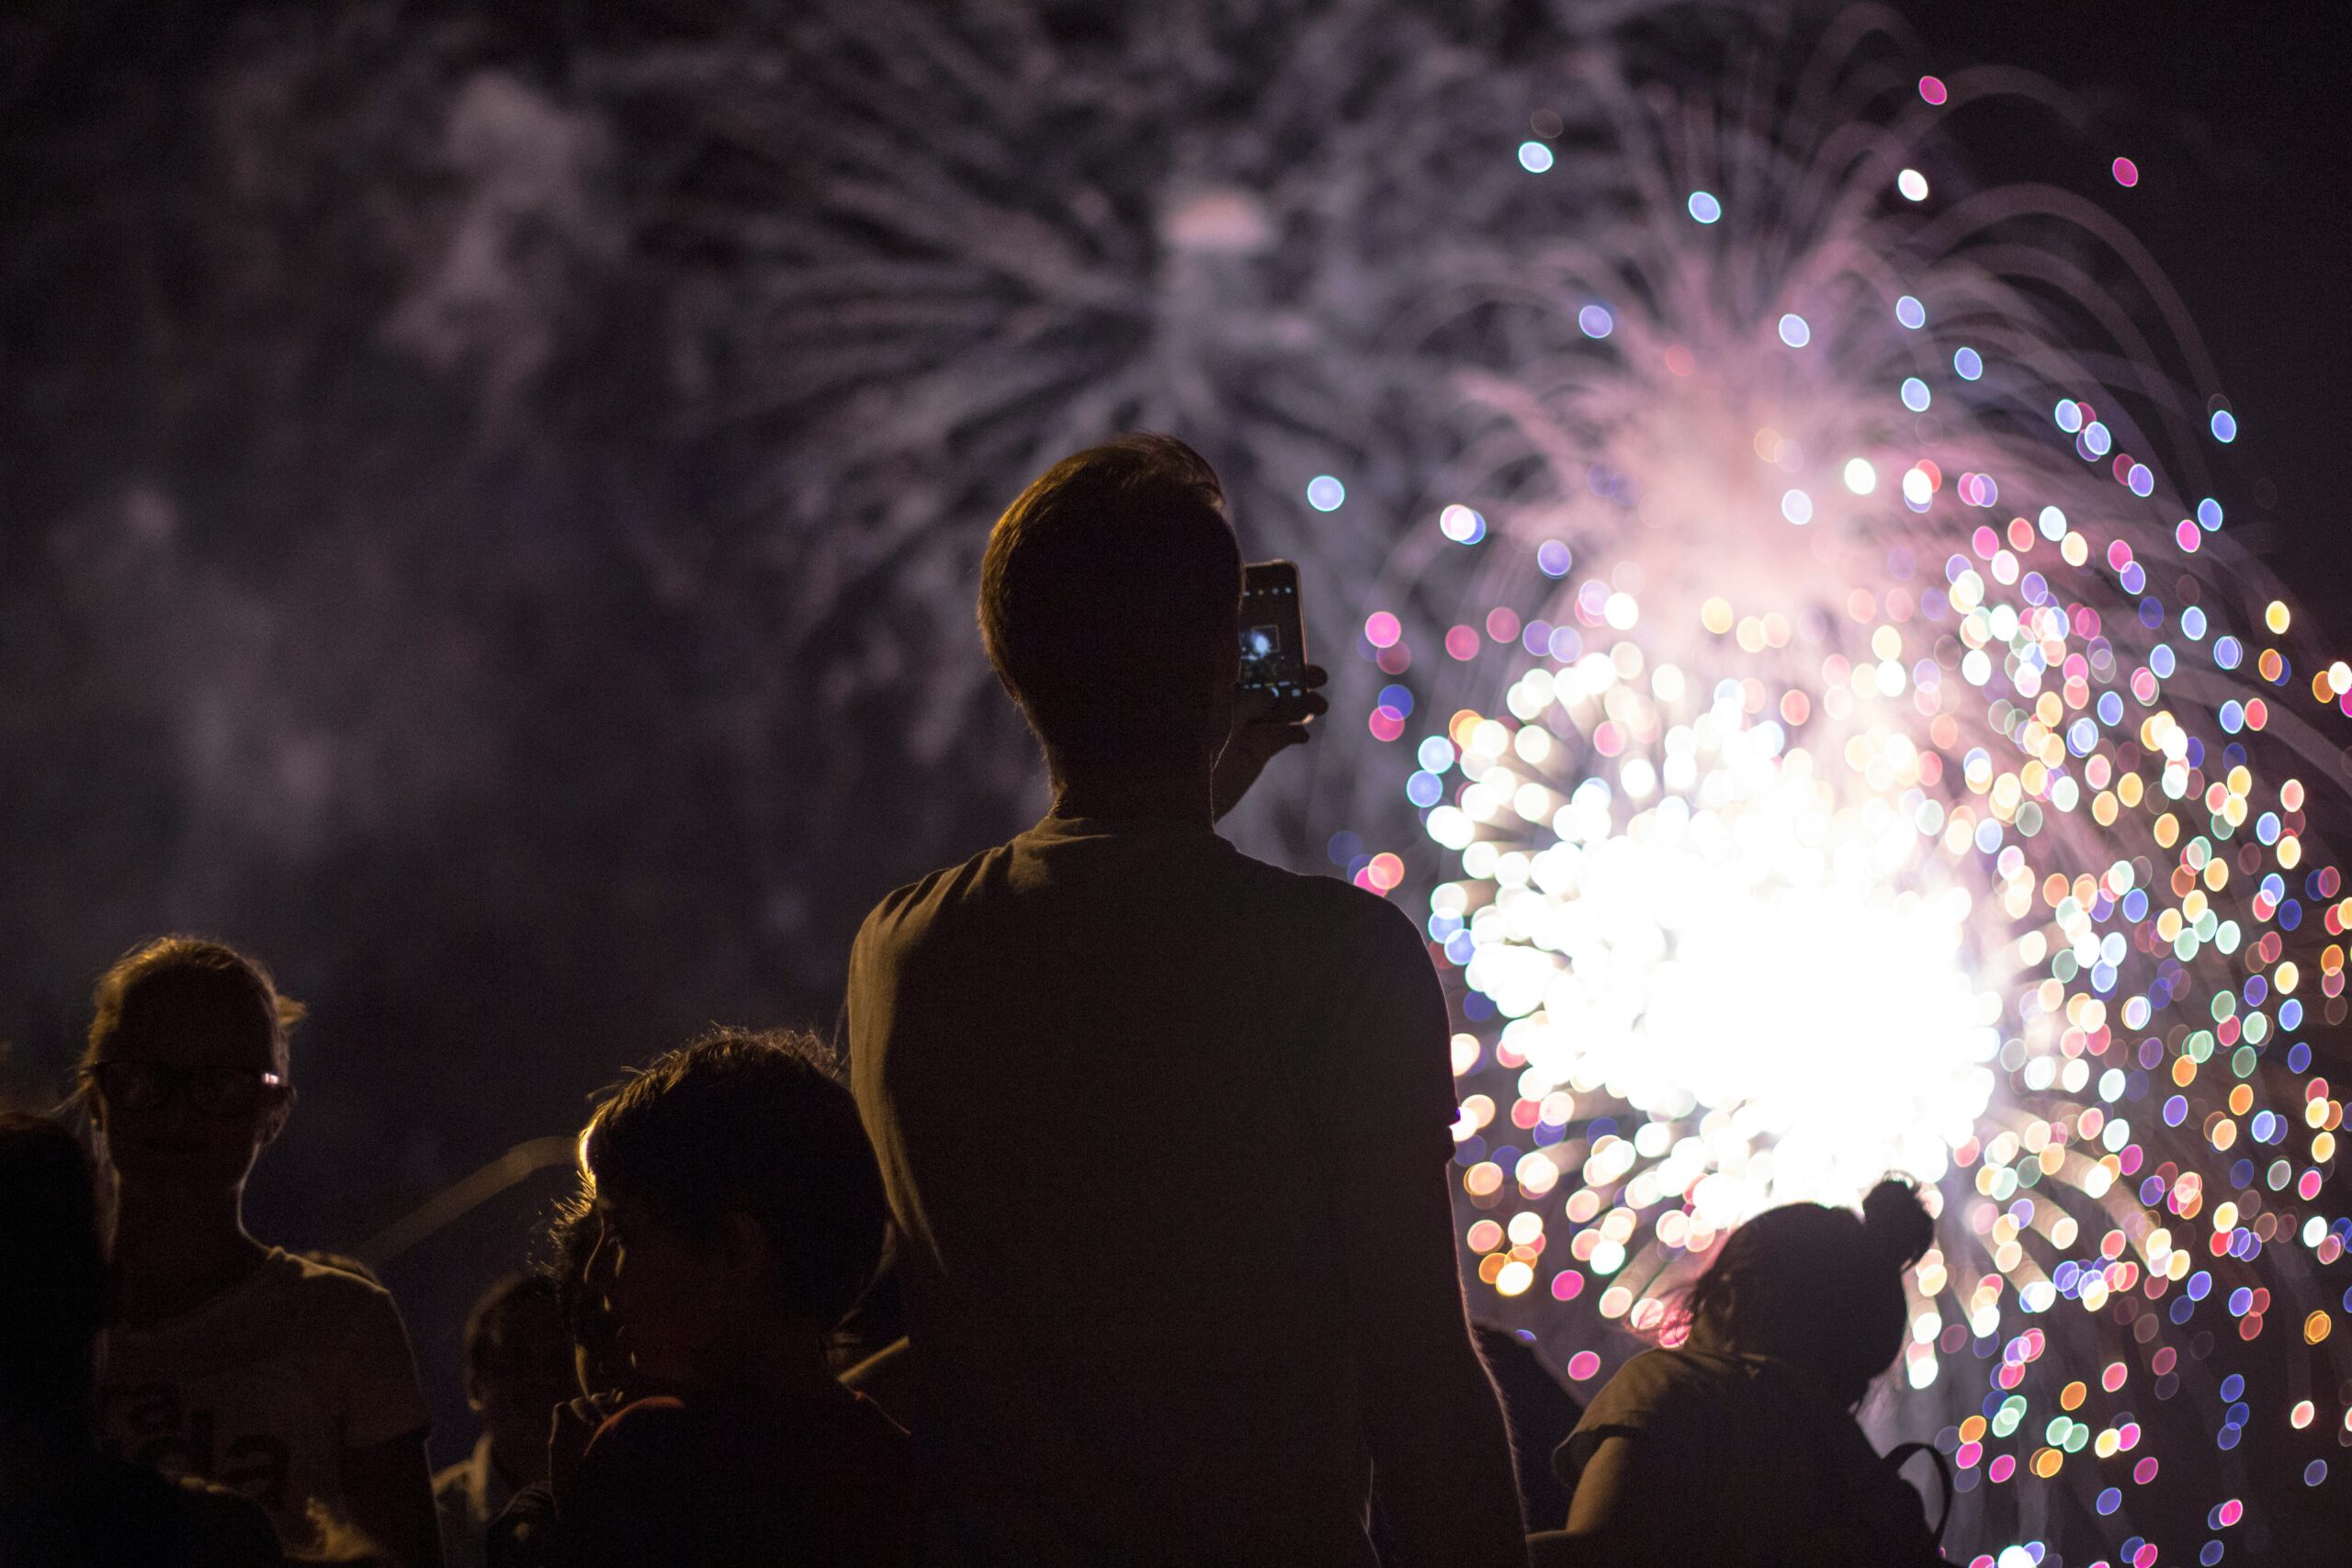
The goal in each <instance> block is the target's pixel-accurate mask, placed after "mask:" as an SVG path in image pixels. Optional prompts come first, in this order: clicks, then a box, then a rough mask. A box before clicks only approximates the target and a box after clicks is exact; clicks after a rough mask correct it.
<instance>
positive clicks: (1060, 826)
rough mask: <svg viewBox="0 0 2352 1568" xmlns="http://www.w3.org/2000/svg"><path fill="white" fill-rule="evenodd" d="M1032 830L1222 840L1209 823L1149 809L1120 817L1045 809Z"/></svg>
mask: <svg viewBox="0 0 2352 1568" xmlns="http://www.w3.org/2000/svg"><path fill="white" fill-rule="evenodd" d="M1030 831H1031V832H1033V833H1057V834H1061V835H1064V836H1068V837H1083V836H1087V835H1101V834H1110V833H1123V834H1133V833H1178V834H1184V835H1187V836H1190V837H1193V838H1202V839H1219V841H1220V842H1222V841H1223V840H1222V839H1221V838H1220V836H1219V834H1218V833H1217V830H1216V824H1214V823H1211V822H1194V821H1192V820H1190V819H1189V818H1179V817H1165V816H1159V815H1157V814H1154V813H1150V812H1141V813H1137V814H1136V815H1133V816H1122V815H1116V814H1113V813H1108V812H1094V813H1089V814H1087V815H1086V816H1083V817H1067V816H1063V815H1062V814H1060V813H1058V812H1053V811H1048V812H1047V813H1046V815H1045V816H1043V817H1041V818H1038V819H1037V823H1036V826H1035V827H1034V828H1032V829H1030Z"/></svg>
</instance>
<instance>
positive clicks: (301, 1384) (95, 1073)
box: [82, 937, 441, 1568]
mask: <svg viewBox="0 0 2352 1568" xmlns="http://www.w3.org/2000/svg"><path fill="white" fill-rule="evenodd" d="M95 1004H96V1005H95V1008H94V1015H95V1016H94V1017H93V1018H92V1019H91V1021H90V1048H89V1054H88V1055H87V1056H86V1057H85V1059H84V1062H83V1066H82V1078H83V1083H84V1086H85V1101H84V1103H85V1105H86V1106H87V1108H88V1110H89V1112H90V1118H91V1122H92V1125H93V1126H94V1127H95V1129H96V1133H97V1136H98V1145H99V1149H100V1151H101V1153H102V1154H103V1155H104V1156H105V1161H106V1170H107V1177H108V1178H109V1179H110V1180H111V1182H112V1186H113V1198H114V1211H115V1246H114V1258H115V1266H116V1269H117V1272H118V1275H119V1285H120V1315H119V1318H118V1320H117V1322H116V1324H115V1325H114V1328H113V1331H112V1333H111V1334H110V1335H109V1337H108V1342H107V1362H106V1371H105V1377H104V1386H103V1388H102V1390H101V1393H102V1398H101V1402H100V1419H101V1424H102V1430H103V1433H104V1436H105V1438H106V1440H107V1444H108V1446H109V1447H110V1448H112V1449H113V1450H114V1451H116V1452H117V1453H119V1454H120V1455H121V1456H122V1457H123V1458H125V1459H127V1460H130V1461H132V1462H133V1463H135V1464H142V1465H146V1466H149V1467H150V1468H153V1469H155V1470H158V1471H161V1472H164V1473H166V1474H191V1475H196V1476H199V1477H202V1478H204V1479H207V1480H209V1481H213V1482H217V1483H220V1485H222V1486H226V1487H229V1488H232V1489H233V1490H235V1491H239V1492H243V1494H245V1495H247V1496H249V1497H251V1498H253V1499H254V1501H255V1502H257V1503H259V1504H260V1505H261V1506H263V1507H264V1508H265V1509H266V1510H267V1511H268V1513H269V1516H270V1522H271V1523H272V1524H274V1525H275V1526H276V1527H277V1531H278V1534H279V1536H280V1537H281V1538H283V1539H285V1540H287V1542H288V1545H289V1546H293V1547H297V1548H303V1547H308V1546H311V1545H312V1544H313V1543H314V1539H315V1537H316V1535H317V1534H318V1532H319V1530H320V1528H321V1527H320V1526H319V1525H318V1523H317V1522H316V1520H315V1519H314V1517H313V1510H314V1508H315V1509H317V1510H322V1511H323V1513H324V1515H325V1516H327V1517H331V1518H333V1519H337V1520H341V1521H344V1522H345V1523H347V1524H350V1525H354V1526H356V1527H357V1528H358V1529H359V1530H360V1531H362V1532H364V1533H365V1534H366V1535H368V1536H369V1537H371V1538H373V1539H374V1540H378V1541H380V1542H382V1543H383V1545H384V1546H386V1547H387V1548H389V1549H390V1550H391V1551H392V1552H393V1554H394V1555H395V1556H397V1557H398V1558H399V1560H400V1561H401V1562H404V1563H406V1564H407V1565H408V1568H439V1563H440V1561H441V1541H440V1535H439V1531H438V1530H437V1529H436V1528H435V1521H434V1513H433V1488H432V1475H431V1472H430V1471H428V1470H427V1469H426V1466H425V1459H424V1435H425V1431H426V1429H427V1427H429V1425H430V1421H429V1418H428V1416H427V1414H426V1411H425V1405H424V1396H423V1395H422V1394H421V1393H419V1392H418V1389H417V1382H416V1369H415V1366H414V1363H413V1361H412V1360H411V1359H410V1356H409V1348H408V1337H407V1334H406V1332H405V1330H403V1328H402V1327H401V1318H400V1312H399V1310H398V1309H397V1308H396V1307H394V1306H393V1304H392V1299H391V1297H390V1296H389V1295H387V1294H386V1293H385V1292H384V1291H383V1290H382V1288H381V1287H379V1286H378V1285H376V1284H375V1283H373V1282H371V1281H369V1280H363V1279H361V1278H359V1277H358V1276H357V1275H356V1274H350V1273H346V1272H345V1271H343V1270H342V1269H334V1268H330V1267H327V1266H325V1265H323V1264H321V1263H318V1262H315V1261H313V1260H312V1259H310V1258H303V1257H300V1256H298V1255H296V1254H294V1253H290V1252H288V1251H287V1250H285V1249H284V1248H283V1247H269V1246H266V1245H265V1244H263V1243H262V1242H259V1241H256V1240H254V1237H253V1235H252V1233H251V1232H249V1231H247V1230H246V1229H245V1218H244V1195H245V1179H246V1178H247V1177H249V1176H250V1175H251V1174H252V1173H253V1168H254V1160H255V1159H256V1158H258V1157H259V1156H260V1154H261V1151H262V1150H263V1149H265V1148H266V1147H268V1146H269V1145H270V1144H271V1143H272V1142H273V1141H275V1140H276V1138H277V1134H278V1133H279V1132H280V1130H281V1129H283V1128H284V1126H285V1125H286V1119H287V1116H288V1113H289V1112H291V1111H292V1110H293V1108H294V1086H293V1084H292V1082H291V1072H292V1069H291V1066H290V1065H289V1063H288V1051H287V1031H288V1028H289V1027H290V1026H291V1024H292V1022H293V1021H294V1020H295V1019H296V1018H298V1017H300V1012H301V1010H300V1008H299V1007H297V1006H296V1005H294V1004H293V1003H291V1002H288V1001H287V1000H285V999H284V998H281V997H280V996H279V995H278V994H277V986H276V985H275V984H274V983H273V982H272V981H271V980H270V977H269V973H268V971H266V970H265V969H264V968H263V967H262V966H261V965H260V964H257V963H255V962H254V961H253V960H252V959H250V958H248V957H246V956H245V955H244V954H243V953H239V952H237V951H236V950H235V949H233V948H229V947H224V946H222V945H221V944H220V943H219V942H202V941H198V940H197V939H194V938H191V937H165V938H164V939H163V940H161V941H158V942H149V943H147V944H145V945H144V946H142V947H140V948H137V949H135V950H133V951H132V952H130V953H127V954H125V955H124V956H123V958H122V959H121V960H120V961H119V963H117V964H115V965H114V967H113V968H111V969H109V970H107V973H106V976H105V977H104V978H102V979H101V980H99V982H98V987H97V993H96V998H95ZM382 1157H383V1156H382V1154H381V1151H380V1148H373V1149H366V1150H359V1151H355V1155H354V1164H355V1168H363V1169H364V1168H365V1167H366V1164H367V1162H368V1161H369V1160H371V1159H372V1160H380V1159H381V1158H382Z"/></svg>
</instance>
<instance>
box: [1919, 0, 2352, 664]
mask: <svg viewBox="0 0 2352 1568" xmlns="http://www.w3.org/2000/svg"><path fill="white" fill-rule="evenodd" d="M1898 8H1899V9H1900V10H1902V11H1903V12H1904V13H1905V15H1906V16H1909V17H1912V18H1913V19H1914V20H1915V22H1916V24H1917V27H1918V28H1919V30H1920V33H1921V35H1922V37H1923V39H1925V41H1926V43H1927V45H1928V54H1929V58H1930V59H1932V60H1934V61H1936V62H1939V64H1940V65H1942V66H1943V67H1944V68H1945V69H1947V70H1949V69H1953V68H1957V67H1960V66H1962V65H1966V64H1971V63H1977V62H1999V63H2007V64H2010V65H2016V66H2021V67H2024V68H2026V69H2029V70H2032V71H2036V72H2039V73H2041V74H2043V75H2045V76H2047V77H2049V78H2050V79H2051V80H2052V82H2054V83H2056V84H2057V85H2059V86H2060V87H2062V88H2064V89H2066V90H2067V91H2068V92H2070V93H2072V94H2074V95H2075V96H2076V97H2077V98H2078V99H2079V100H2080V101H2081V102H2082V103H2083V104H2084V105H2085V106H2086V108H2087V109H2088V110H2089V112H2090V116H2091V118H2092V123H2093V124H2094V126H2095V127H2098V128H2099V129H2101V130H2107V131H2109V132H2110V133H2111V136H2110V138H2109V141H2102V142H2100V143H2099V144H2098V145H2096V146H2093V145H2088V144H2085V143H2083V142H2080V141H2071V140H2070V139H2069V138H2067V137H2065V136H2064V135H2063V134H2061V133H2058V132H2057V131H2055V130H2054V129H2053V127H2052V124H2051V122H2050V121H2049V120H2048V119H2047V118H2042V117H2038V116H2028V115H2023V114H2018V115H2014V116H2007V117H2001V118H2006V120H2007V123H2001V120H2000V119H1998V118H1993V117H1987V118H1979V119H1976V120H1975V121H1973V123H1972V124H1971V125H1970V126H1969V128H1968V129H1967V130H1966V131H1965V132H1964V133H1963V137H1962V140H1963V141H1966V142H1967V143H1968V144H1969V145H1970V146H1971V147H1972V148H1973V149H1976V150H1978V151H1977V161H1978V164H1979V169H1980V172H1981V173H1982V174H1983V175H1985V177H1987V178H1994V179H2001V180H2013V179H2022V178H2028V177H2036V176H2039V177H2042V178H2047V179H2049V180H2050V181H2051V182H2052V183H2054V184H2064V185H2066V186H2069V187H2071V188H2074V189H2076V190H2087V191H2090V192H2093V193H2094V194H2095V195H2096V196H2097V197H2098V199H2100V200H2101V201H2103V203H2104V204H2105V205H2106V206H2107V207H2108V209H2109V210H2110V211H2112V212H2114V213H2115V214H2116V215H2117V216H2118V217H2119V218H2121V219H2122V220H2124V221H2125V222H2127V223H2128V224H2129V225H2130V226H2131V229H2132V231H2133V232H2134V233H2136V234H2137V235H2138V236H2139V238H2140V239H2141V240H2142V241H2143V243H2145V244H2146V245H2147V247H2148V249H2149V250H2150V251H2151V252H2152V253H2154V255H2155V257H2156V259H2157V261H2158V262H2159V263H2160V264H2161V265H2163V267H2164V269H2165V273H2166V275H2167V276H2170V277H2171V279H2172V280H2173V282H2174V283H2175V284H2176V285H2177V287H2178V288H2179V289H2180V292H2181V294H2182V296H2183V298H2184V299H2186V301H2187V303H2188V310H2189V314H2190V316H2191V317H2192V318H2193V319H2194V320H2195V321H2197V323H2198V324H2199V328H2200V329H2201V330H2202V332H2203V333H2204V334H2205V340H2206V344H2207V346H2208V348H2209V349H2210V350H2211V353H2212V355H2213V358H2214V360H2215V362H2216V364H2217V365H2218V366H2219V367H2220V370H2221V374H2222V390H2223V392H2224V393H2225V395H2227V396H2228V397H2229V399H2230V400H2231V402H2232V404H2233V407H2234V408H2235V410H2236V412H2237V413H2238V416H2239V419H2240V421H2241V423H2242V425H2243V433H2242V434H2240V436H2239V438H2238V441H2237V443H2236V449H2235V451H2234V452H2233V453H2232V454H2231V455H2230V460H2227V461H2224V462H2222V464H2221V465H2220V466H2219V480H2220V482H2221V484H2222V486H2223V488H2224V491H2225V494H2224V497H2223V499H2224V502H2225V504H2226V505H2228V506H2229V508H2230V516H2231V521H2232V524H2233V526H2234V525H2242V524H2243V525H2258V526H2259V528H2260V530H2261V532H2260V533H2259V535H2258V536H2255V537H2257V538H2258V539H2259V541H2260V543H2259V545H2258V547H2259V548H2261V549H2262V550H2263V552H2264V553H2265V554H2266V555H2267V556H2268V558H2270V560H2271V563H2272V565H2273V567H2274V569H2275V570H2278V571H2279V573H2280V575H2281V576H2283V577H2285V578H2287V579H2288V580H2289V581H2290V582H2292V583H2293V584H2294V586H2295V588H2296V590H2297V592H2298V594H2299V596H2300V597H2301V601H2302V603H2303V604H2305V605H2306V606H2307V607H2311V608H2314V609H2316V608H2319V607H2320V606H2323V605H2324V606H2327V607H2328V608H2327V609H2326V610H2324V611H2323V612H2322V613H2323V615H2325V617H2326V618H2328V619H2330V620H2332V621H2333V622H2334V623H2335V624H2336V625H2339V626H2343V625H2346V624H2352V616H2347V614H2346V612H2347V611H2352V588H2347V587H2346V582H2347V576H2348V575H2352V535H2347V533H2346V528H2345V526H2344V517H2343V497H2344V454H2345V448H2346V443H2345V437H2344V423H2345V420H2346V415H2347V412H2352V396H2347V392H2346V380H2345V377H2346V367H2347V365H2352V309H2347V308H2346V264H2347V262H2352V218H2347V216H2346V202H2345V193H2346V190H2347V188H2352V115H2347V112H2346V106H2345V98H2344V95H2343V87H2342V75H2341V73H2342V67H2343V61H2344V47H2343V46H2344V45H2345V43H2346V41H2347V38H2348V37H2352V35H2347V33H2346V28H2345V25H2344V22H2343V20H2342V8H2341V7H2338V6H2326V5H2267V6H2236V5H2216V4H2199V5H2186V4H2149V5H2139V6H2094V5H2086V4H2059V5H2033V6H2019V5H1998V4H1996V5H1985V4H1972V3H1968V0H1958V3H1954V0H1908V3H1906V4H1904V5H1902V6H1899V7H1898ZM2119 153H2120V154H2123V155H2126V156H2129V157H2131V158H2132V159H2133V160H2134V161H2135V162H2137V163H2138V164H2139V166H2140V171H2141V181H2140V184H2139V186H2137V187H2135V188H2133V189H2131V190H2125V189H2122V188H2120V187H2119V186H2116V185H2114V184H2113V183H2112V182H2111V181H2109V180H2105V179H2102V178H2099V177H2098V175H2099V171H2100V170H2101V169H2102V168H2103V167H2104V165H2105V164H2106V163H2107V162H2108V160H2109V159H2110V158H2112V157H2113V156H2115V155H2117V154H2119ZM2263 479H2268V480H2269V481H2271V483H2272V484H2273V485H2274V486H2275V487H2276V500H2275V502H2274V503H2272V504H2270V505H2267V506H2266V505H2263V504H2261V503H2260V502H2257V501H2256V491H2257V486H2258V483H2259V481H2261V480H2263ZM2262 493H2263V494H2266V495H2267V494H2268V493H2269V492H2268V491H2263V492H2262Z"/></svg>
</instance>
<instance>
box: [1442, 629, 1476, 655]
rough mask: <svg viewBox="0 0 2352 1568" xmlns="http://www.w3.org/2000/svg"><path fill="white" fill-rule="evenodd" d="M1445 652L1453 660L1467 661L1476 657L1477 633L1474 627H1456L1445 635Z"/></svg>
mask: <svg viewBox="0 0 2352 1568" xmlns="http://www.w3.org/2000/svg"><path fill="white" fill-rule="evenodd" d="M1445 651H1446V652H1448V653H1450V654H1452V655H1453V657H1454V658H1456V659H1459V660H1464V661H1465V662H1466V661H1467V660H1473V659H1476V658H1477V657H1478V633H1477V631H1476V628H1474V627H1470V626H1456V627H1454V628H1453V630H1452V631H1450V632H1448V633H1446V634H1445Z"/></svg>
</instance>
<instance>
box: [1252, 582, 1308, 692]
mask: <svg viewBox="0 0 2352 1568" xmlns="http://www.w3.org/2000/svg"><path fill="white" fill-rule="evenodd" d="M1241 684H1242V685H1243V686H1245V687H1248V688H1250V689H1252V690H1257V691H1266V692H1272V693H1273V694H1274V695H1276V696H1278V697H1303V696H1305V695H1306V623H1305V622H1304V621H1303V620H1301V619H1300V617H1299V609H1298V568H1297V567H1296V566H1295V565H1294V564H1293V563H1292V562H1290V561H1286V560H1261V561H1252V562H1251V563H1250V565H1248V566H1245V567H1243V568H1242V569H1241Z"/></svg>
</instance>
